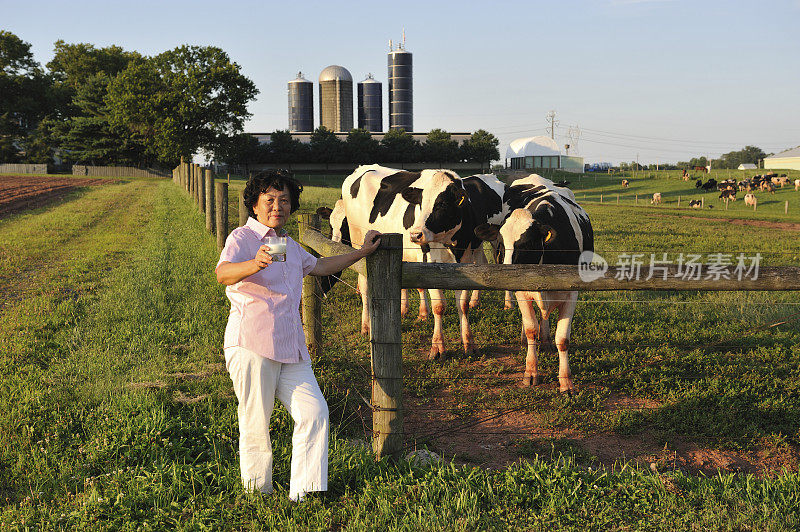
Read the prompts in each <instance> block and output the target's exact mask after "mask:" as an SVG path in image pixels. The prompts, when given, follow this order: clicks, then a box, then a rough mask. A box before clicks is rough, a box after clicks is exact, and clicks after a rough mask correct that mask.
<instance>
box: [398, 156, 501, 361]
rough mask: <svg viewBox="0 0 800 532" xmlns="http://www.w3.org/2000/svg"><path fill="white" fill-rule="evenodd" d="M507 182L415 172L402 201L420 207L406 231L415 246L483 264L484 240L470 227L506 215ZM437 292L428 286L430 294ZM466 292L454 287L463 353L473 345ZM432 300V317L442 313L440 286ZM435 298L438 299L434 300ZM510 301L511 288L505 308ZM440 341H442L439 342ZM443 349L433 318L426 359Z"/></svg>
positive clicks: (449, 259)
mask: <svg viewBox="0 0 800 532" xmlns="http://www.w3.org/2000/svg"><path fill="white" fill-rule="evenodd" d="M506 188H507V187H506V185H505V184H504V183H503V182H502V181H500V180H499V179H497V177H496V176H495V175H493V174H480V175H473V176H469V177H465V178H463V179H461V178H459V177H458V175H457V174H456V173H455V172H452V171H449V170H439V171H435V172H432V173H429V174H425V173H424V172H423V175H422V176H421V177H420V180H419V181H417V182H416V183H415V184H414V186H412V187H409V188H408V189H407V190H406V191H405V192H403V198H405V199H406V201H408V202H410V203H413V204H414V205H418V206H419V210H418V211H416V217H415V220H414V224H413V225H412V227H411V229H410V230H409V233H410V237H411V241H412V242H414V243H416V244H420V245H434V244H440V245H444V247H445V248H446V249H447V250H449V252H450V255H449V256H447V257H445V258H444V261H445V262H460V263H472V262H474V263H477V264H484V263H486V255H485V254H484V252H483V241H482V240H481V239H480V238H478V237H477V236H476V235H475V228H476V227H477V226H479V225H482V224H485V223H501V222H502V220H503V219H504V218H505V217H506V215H507V214H508V212H509V211H508V206H507V205H506V204H505V203H504V202H503V196H504V195H505V192H506ZM435 292H436V291H431V294H434V293H435ZM468 296H469V291H467V290H457V291H456V299H457V300H458V305H457V308H458V315H459V320H460V323H461V341H462V343H463V345H464V351H465V352H466V353H472V352H473V351H474V350H475V347H474V344H473V341H472V334H471V332H470V330H469V318H468V314H469V307H471V306H474V305H473V303H474V301H475V293H474V292H473V299H472V301H469V299H468ZM431 297H432V299H436V300H438V301H433V302H432V307H433V314H434V317H436V316H437V314H441V313H443V312H444V304H445V300H444V298H443V294H442V291H441V290H439V291H438V294H436V296H434V295H432V296H431ZM437 303H438V304H437ZM510 306H511V295H510V293H509V294H507V296H506V307H510ZM439 342H441V343H439ZM443 353H444V338H443V336H442V333H441V329H440V328H437V325H436V322H434V338H433V345H432V347H431V358H436V357H438V356H439V355H440V354H443Z"/></svg>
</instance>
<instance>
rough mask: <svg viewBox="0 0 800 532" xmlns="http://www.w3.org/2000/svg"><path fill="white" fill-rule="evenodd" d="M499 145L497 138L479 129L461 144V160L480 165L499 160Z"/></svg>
mask: <svg viewBox="0 0 800 532" xmlns="http://www.w3.org/2000/svg"><path fill="white" fill-rule="evenodd" d="M499 144H500V141H499V140H497V137H495V136H494V135H492V134H491V133H489V132H488V131H486V130H483V129H479V130H478V131H476V132H474V133H473V134H472V135H471V136H470V137H469V138H468V139H467V140H465V141H464V142H463V143H462V144H461V159H462V160H465V161H469V162H476V163H482V164H483V163H489V161H496V160H498V159H500V152H499V151H498V150H497V146H498V145H499Z"/></svg>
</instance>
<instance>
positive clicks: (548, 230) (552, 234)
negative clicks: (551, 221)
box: [537, 224, 556, 244]
mask: <svg viewBox="0 0 800 532" xmlns="http://www.w3.org/2000/svg"><path fill="white" fill-rule="evenodd" d="M537 225H538V228H539V232H540V233H541V234H542V236H543V237H544V243H545V244H549V243H550V242H552V241H553V240H555V239H556V231H555V229H553V228H552V227H550V226H549V225H546V224H537Z"/></svg>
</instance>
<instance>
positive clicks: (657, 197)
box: [650, 192, 661, 205]
mask: <svg viewBox="0 0 800 532" xmlns="http://www.w3.org/2000/svg"><path fill="white" fill-rule="evenodd" d="M650 203H652V204H653V205H660V204H661V192H656V193H655V194H653V199H651V200H650Z"/></svg>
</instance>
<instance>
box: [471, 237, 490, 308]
mask: <svg viewBox="0 0 800 532" xmlns="http://www.w3.org/2000/svg"><path fill="white" fill-rule="evenodd" d="M475 264H489V261H487V260H486V253H484V252H483V247H481V248H480V249H477V250H476V251H475ZM480 300H481V291H480V290H473V291H472V297H470V299H469V308H475V307H477V306H478V304H479V303H480Z"/></svg>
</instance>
